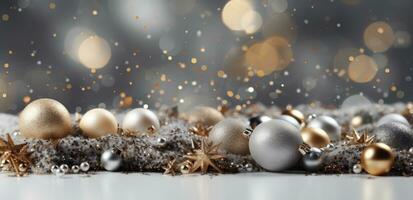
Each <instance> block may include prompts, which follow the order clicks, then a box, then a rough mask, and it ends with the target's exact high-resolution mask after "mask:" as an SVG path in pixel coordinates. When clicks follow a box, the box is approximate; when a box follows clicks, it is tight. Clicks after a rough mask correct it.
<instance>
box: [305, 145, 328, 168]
mask: <svg viewBox="0 0 413 200" xmlns="http://www.w3.org/2000/svg"><path fill="white" fill-rule="evenodd" d="M324 158H325V155H324V152H323V151H322V150H321V149H319V148H315V147H311V149H310V151H309V152H307V153H306V154H304V156H303V167H304V169H305V170H306V171H310V172H315V171H317V170H319V169H320V168H321V167H322V165H323V162H324Z"/></svg>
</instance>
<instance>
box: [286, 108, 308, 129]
mask: <svg viewBox="0 0 413 200" xmlns="http://www.w3.org/2000/svg"><path fill="white" fill-rule="evenodd" d="M282 114H283V115H289V116H291V117H293V118H294V119H295V120H297V122H298V123H299V124H300V125H303V124H304V122H305V116H304V114H303V113H302V112H301V111H299V110H295V109H291V108H287V109H286V110H284V111H283V112H282Z"/></svg>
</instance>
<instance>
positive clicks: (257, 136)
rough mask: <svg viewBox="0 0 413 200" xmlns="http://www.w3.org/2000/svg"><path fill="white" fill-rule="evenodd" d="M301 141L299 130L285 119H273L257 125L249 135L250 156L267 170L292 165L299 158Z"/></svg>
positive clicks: (279, 169) (281, 169) (277, 169)
mask: <svg viewBox="0 0 413 200" xmlns="http://www.w3.org/2000/svg"><path fill="white" fill-rule="evenodd" d="M302 143H303V139H302V138H301V135H300V132H299V130H298V129H297V128H296V127H294V125H292V124H290V123H289V122H287V121H284V120H280V119H274V120H270V121H266V122H263V123H261V124H260V125H258V126H257V127H256V128H255V129H254V131H253V132H252V134H251V136H250V141H249V148H250V152H251V156H252V158H253V159H254V160H255V162H257V163H258V164H259V165H260V166H261V167H263V168H264V169H266V170H269V171H283V170H287V169H289V168H291V167H293V166H294V165H295V164H296V163H297V162H298V160H299V159H300V158H301V154H300V152H299V151H298V148H299V146H300V144H302Z"/></svg>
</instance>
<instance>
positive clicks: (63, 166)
mask: <svg viewBox="0 0 413 200" xmlns="http://www.w3.org/2000/svg"><path fill="white" fill-rule="evenodd" d="M60 169H61V170H63V172H65V174H66V173H67V172H69V166H68V165H67V164H63V165H60Z"/></svg>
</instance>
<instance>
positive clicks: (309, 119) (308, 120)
mask: <svg viewBox="0 0 413 200" xmlns="http://www.w3.org/2000/svg"><path fill="white" fill-rule="evenodd" d="M315 118H317V115H316V114H309V115H308V116H307V122H310V121H311V120H313V119H315Z"/></svg>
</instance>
